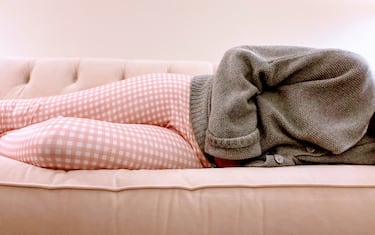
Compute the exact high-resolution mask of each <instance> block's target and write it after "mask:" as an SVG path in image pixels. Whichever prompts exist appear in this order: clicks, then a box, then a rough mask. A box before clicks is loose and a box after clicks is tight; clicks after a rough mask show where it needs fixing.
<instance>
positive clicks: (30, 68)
mask: <svg viewBox="0 0 375 235" xmlns="http://www.w3.org/2000/svg"><path fill="white" fill-rule="evenodd" d="M215 70H216V64H214V63H210V62H204V61H162V60H160V61H159V60H121V59H105V58H44V59H28V58H27V59H25V58H1V59H0V98H1V99H11V98H31V97H40V96H49V95H59V94H64V93H69V92H74V91H78V90H83V89H87V88H91V87H94V86H98V85H101V84H105V83H109V82H114V81H119V80H122V79H126V78H129V77H133V76H137V75H140V74H145V73H183V74H191V75H200V74H212V73H213V72H214V71H215Z"/></svg>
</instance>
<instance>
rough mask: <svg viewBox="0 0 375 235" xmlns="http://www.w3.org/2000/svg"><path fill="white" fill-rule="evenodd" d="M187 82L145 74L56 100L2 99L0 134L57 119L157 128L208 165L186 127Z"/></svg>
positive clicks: (186, 77)
mask: <svg viewBox="0 0 375 235" xmlns="http://www.w3.org/2000/svg"><path fill="white" fill-rule="evenodd" d="M190 82H191V76H189V75H180V74H146V75H141V76H139V77H134V78H129V79H126V80H123V81H119V82H114V83H111V84H107V85H103V86H99V87H95V88H92V89H88V90H83V91H79V92H75V93H70V94H66V95H61V96H52V97H42V98H36V99H21V100H2V101H0V135H1V134H4V132H6V131H10V130H15V129H20V128H23V127H26V126H29V125H32V124H35V123H39V122H43V121H46V120H48V119H51V118H55V117H57V116H65V117H76V118H86V119H93V120H101V121H107V122H111V123H122V124H125V123H126V124H147V125H156V126H159V127H166V128H168V129H170V130H173V131H174V132H175V133H177V134H178V135H180V136H181V137H182V138H183V139H184V140H185V141H186V142H187V143H188V144H189V145H190V146H191V148H192V149H193V151H194V152H195V154H196V157H197V158H198V159H199V160H200V162H201V163H202V165H203V166H205V167H209V166H210V164H209V162H208V161H207V159H206V158H205V157H204V155H203V153H202V152H201V150H200V149H199V146H198V144H197V143H196V141H195V137H194V133H193V130H192V127H191V122H190V115H189V101H190ZM30 134H32V133H30ZM0 140H1V139H0Z"/></svg>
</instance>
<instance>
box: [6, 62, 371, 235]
mask: <svg viewBox="0 0 375 235" xmlns="http://www.w3.org/2000/svg"><path fill="white" fill-rule="evenodd" d="M215 69H216V65H215V64H213V63H207V62H189V61H182V62H175V61H122V60H112V59H89V58H86V59H85V58H83V59H75V58H73V59H69V58H59V59H25V58H18V59H12V58H5V59H2V60H0V84H1V86H0V97H1V98H27V97H40V96H46V95H56V94H65V93H68V92H73V91H77V90H81V89H86V88H90V87H94V86H97V85H100V84H105V83H109V82H112V81H118V80H121V79H123V78H129V77H132V76H137V75H140V74H143V73H158V72H162V73H164V72H173V73H186V74H191V75H198V74H211V73H213V72H214V71H215ZM374 217H375V166H352V165H319V166H293V167H283V168H224V169H219V168H209V169H188V170H187V169H185V170H178V169H175V170H96V171H89V170H76V171H61V170H49V169H43V168H39V167H36V166H32V165H29V164H25V163H22V162H19V161H15V160H12V159H9V158H6V157H2V156H0V234H6V235H7V234H12V235H17V234H80V235H82V234H90V235H91V234H94V235H95V234H107V235H111V234H132V235H137V234H182V235H184V234H186V235H187V234H207V235H209V234H212V235H221V234H223V235H224V234H237V235H244V234H255V235H258V234H259V235H275V234H278V235H290V234H304V235H316V234H330V235H352V234H361V235H367V234H368V235H371V234H373V231H375V224H374V223H373V218H374Z"/></svg>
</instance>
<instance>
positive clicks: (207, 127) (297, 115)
mask: <svg viewBox="0 0 375 235" xmlns="http://www.w3.org/2000/svg"><path fill="white" fill-rule="evenodd" d="M190 111H191V112H190V115H191V120H192V125H193V129H194V133H195V137H196V139H197V141H198V144H199V146H200V148H201V149H202V151H203V152H204V153H205V154H206V156H207V157H210V156H214V157H218V158H222V159H228V160H244V164H246V165H249V166H285V165H295V164H306V163H353V164H375V138H374V137H371V136H370V134H369V133H368V132H369V131H368V130H370V128H369V124H370V125H373V123H372V122H373V119H372V121H371V122H370V119H371V117H372V116H373V115H374V111H375V86H374V80H373V77H372V75H371V72H370V69H369V66H368V65H367V63H366V62H365V60H364V59H363V58H362V57H361V56H359V55H357V54H355V53H352V52H348V51H343V50H338V49H316V48H305V47H285V46H240V47H236V48H233V49H230V50H228V51H227V52H226V53H225V55H224V56H223V58H222V60H221V62H220V64H219V66H218V69H217V72H216V73H215V74H214V75H206V76H196V77H194V79H193V81H192V86H191V98H190Z"/></svg>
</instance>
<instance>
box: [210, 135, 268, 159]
mask: <svg viewBox="0 0 375 235" xmlns="http://www.w3.org/2000/svg"><path fill="white" fill-rule="evenodd" d="M259 139H260V137H259V131H258V129H256V130H255V131H253V132H252V133H250V134H249V135H246V136H241V137H236V138H230V139H228V138H217V137H215V136H213V135H212V134H211V133H209V131H207V133H206V141H205V146H204V150H205V152H206V153H208V154H210V155H212V156H215V157H218V158H222V159H227V160H244V159H249V158H253V157H259V156H260V155H261V154H262V150H261V146H260V141H259Z"/></svg>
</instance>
